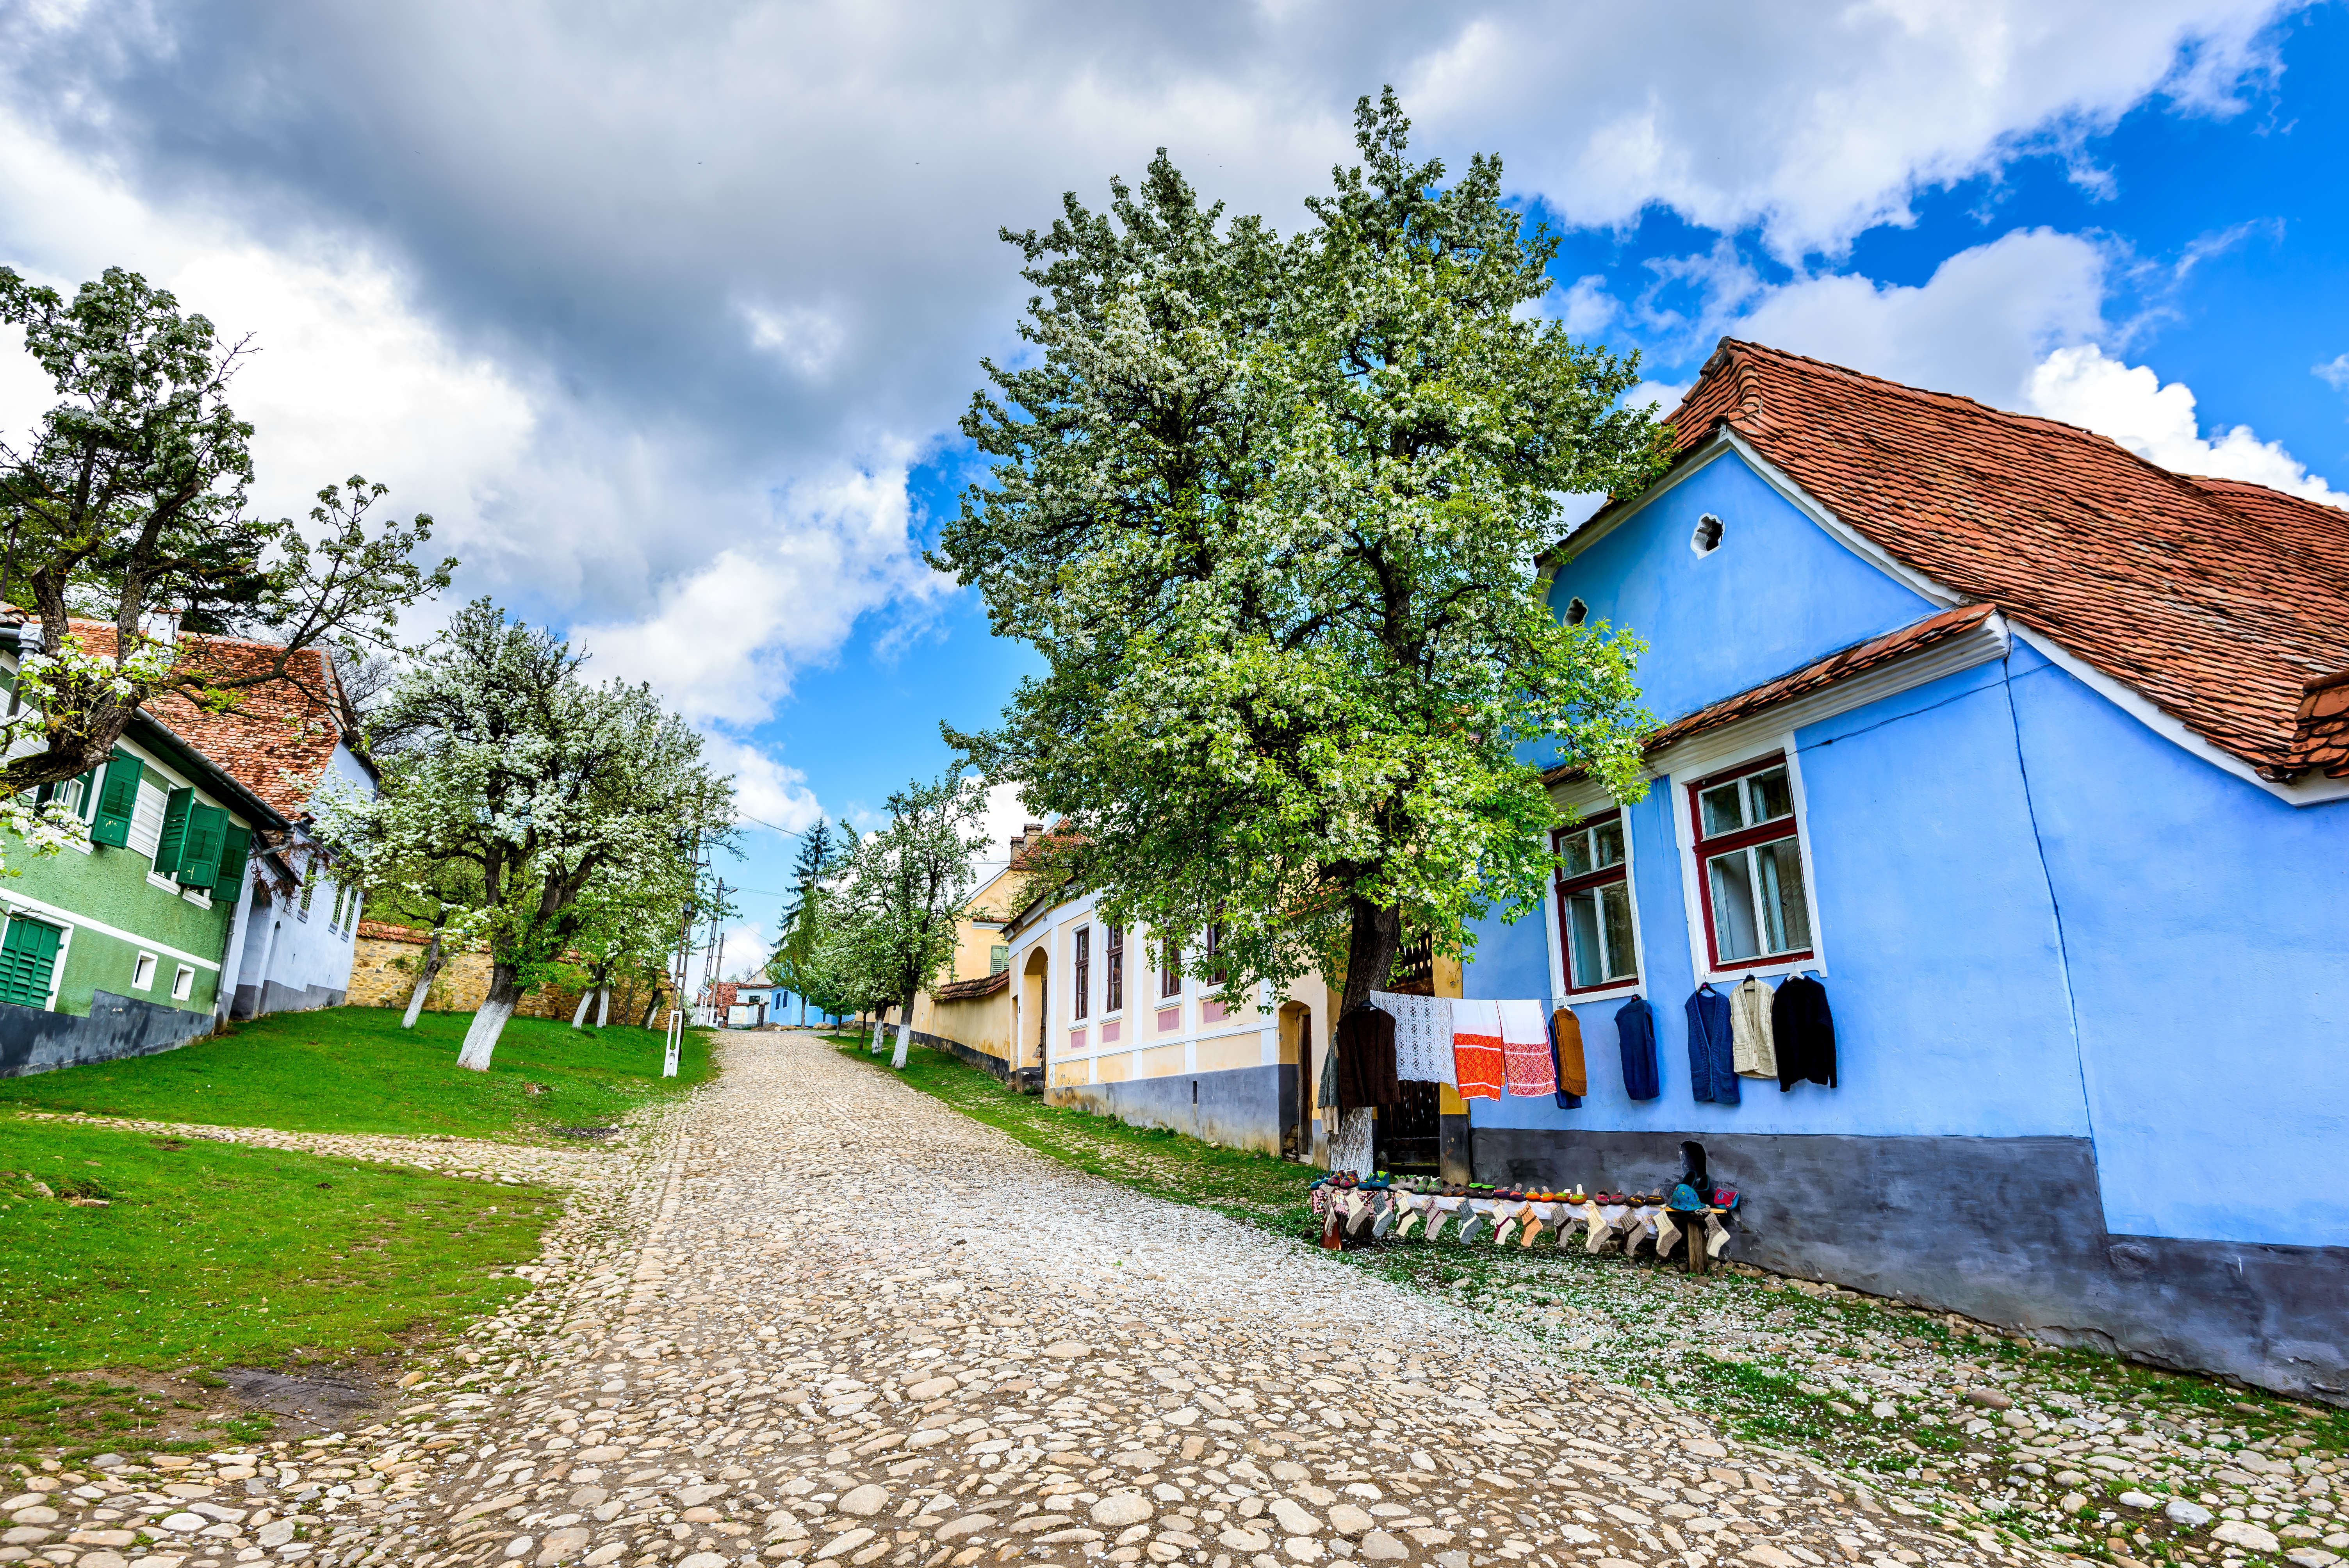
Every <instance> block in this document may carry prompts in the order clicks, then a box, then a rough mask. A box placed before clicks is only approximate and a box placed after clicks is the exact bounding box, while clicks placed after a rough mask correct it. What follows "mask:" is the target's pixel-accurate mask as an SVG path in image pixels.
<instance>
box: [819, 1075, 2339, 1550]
mask: <svg viewBox="0 0 2349 1568" xmlns="http://www.w3.org/2000/svg"><path fill="white" fill-rule="evenodd" d="M833 1039H834V1041H835V1043H836V1044H837V1045H838V1046H839V1048H840V1049H841V1051H842V1054H843V1055H844V1056H849V1057H854V1058H855V1059H857V1060H859V1061H864V1062H868V1063H871V1064H872V1065H873V1066H874V1068H876V1070H881V1071H887V1070H888V1068H887V1062H888V1055H887V1052H886V1049H885V1050H884V1052H883V1054H882V1055H880V1056H878V1057H869V1056H867V1055H866V1053H865V1050H864V1046H865V1044H866V1040H865V1039H864V1037H844V1036H834V1037H833ZM898 1076H900V1077H902V1078H903V1079H904V1081H905V1083H907V1084H908V1085H909V1086H910V1087H912V1088H917V1089H919V1090H921V1091H922V1092H924V1093H926V1094H929V1095H933V1096H935V1097H936V1098H937V1099H941V1100H943V1101H945V1102H946V1103H947V1104H948V1105H950V1106H952V1107H954V1109H957V1110H958V1111H961V1112H962V1113H963V1114H965V1115H967V1116H969V1117H970V1118H972V1119H974V1120H978V1121H982V1122H985V1123H987V1124H988V1126H990V1127H995V1128H998V1129H1000V1130H1002V1131H1004V1132H1005V1133H1007V1134H1009V1136H1010V1137H1011V1138H1013V1139H1014V1140H1018V1141H1019V1142H1020V1143H1022V1144H1025V1145H1026V1146H1027V1147H1029V1148H1030V1149H1033V1150H1036V1151H1037V1152H1038V1153H1040V1154H1043V1155H1045V1156H1047V1157H1048V1158H1050V1159H1053V1160H1057V1161H1061V1163H1063V1164H1066V1165H1071V1166H1073V1167H1075V1168H1077V1169H1079V1170H1081V1171H1088V1172H1090V1173H1092V1174H1093V1175H1096V1176H1101V1177H1104V1178H1106V1179H1108V1180H1110V1181H1118V1182H1121V1183H1123V1184H1124V1185H1126V1186H1128V1187H1131V1188H1133V1189H1134V1190H1136V1191H1143V1192H1147V1193H1149V1194H1151V1195H1152V1196H1154V1197H1159V1198H1164V1199H1167V1200H1170V1201H1172V1202H1180V1203H1187V1204H1192V1205H1195V1206H1196V1207H1200V1208H1205V1209H1210V1210H1213V1211H1215V1212H1218V1213H1221V1214H1224V1215H1226V1217H1228V1218H1231V1219H1234V1220H1237V1221H1239V1222H1243V1223H1246V1224H1249V1225H1253V1226H1256V1227H1257V1228H1258V1229H1260V1230H1264V1231H1268V1232H1270V1233H1274V1234H1278V1235H1284V1236H1288V1237H1291V1238H1293V1239H1294V1240H1296V1241H1298V1242H1299V1243H1300V1244H1304V1245H1313V1244H1315V1241H1316V1238H1317V1237H1318V1235H1319V1222H1317V1221H1315V1219H1314V1218H1313V1216H1312V1213H1311V1211H1310V1209H1309V1207H1308V1205H1307V1203H1306V1201H1305V1200H1306V1192H1307V1185H1308V1183H1309V1182H1310V1181H1311V1180H1312V1179H1313V1175H1314V1172H1313V1171H1311V1170H1310V1169H1309V1168H1306V1167H1302V1166H1299V1165H1296V1164H1293V1163H1290V1162H1288V1161H1282V1160H1278V1159H1276V1158H1274V1157H1271V1156H1269V1155H1262V1154H1252V1153H1246V1152H1242V1151H1240V1150H1229V1149H1217V1148H1214V1147H1212V1146H1210V1145H1207V1144H1204V1143H1201V1142H1199V1141H1197V1140H1193V1139H1190V1138H1186V1137H1184V1136H1182V1135H1180V1134H1177V1133H1174V1132H1171V1131H1167V1130H1163V1129H1145V1128H1138V1127H1132V1126H1128V1125H1126V1124H1124V1123H1123V1122H1120V1121H1118V1120H1116V1119H1113V1118H1109V1117H1102V1116H1095V1115H1092V1114H1090V1113H1088V1112H1084V1111H1078V1110H1069V1109H1057V1108H1054V1107H1051V1106H1048V1105H1046V1104H1044V1103H1043V1102H1042V1100H1040V1099H1036V1098H1033V1097H1030V1096H1026V1095H1019V1094H1015V1093H1013V1092H1011V1091H1010V1090H1009V1088H1006V1087H1005V1086H1004V1085H1002V1084H1001V1083H999V1082H998V1081H997V1080H996V1079H994V1078H991V1077H989V1076H988V1075H987V1074H986V1073H983V1072H980V1071H978V1069H977V1068H971V1067H969V1066H968V1065H966V1064H965V1063H964V1062H962V1061H961V1060H960V1058H958V1057H954V1056H951V1055H949V1054H947V1053H945V1052H940V1051H933V1050H928V1049H926V1048H923V1047H915V1048H914V1049H912V1050H911V1051H910V1052H909V1053H908V1057H907V1064H906V1068H905V1072H904V1073H903V1074H901V1075H898ZM1325 1255H1334V1256H1336V1257H1338V1258H1340V1260H1341V1261H1342V1262H1344V1263H1345V1264H1349V1265H1350V1266H1353V1267H1357V1268H1362V1269H1366V1270H1369V1271H1371V1273H1374V1274H1379V1275H1381V1276H1382V1277H1384V1278H1387V1279H1389V1280H1392V1281H1393V1282H1395V1283H1397V1284H1403V1285H1407V1286H1411V1287H1413V1288H1415V1289H1420V1290H1424V1291H1427V1292H1430V1293H1431V1294H1437V1295H1444V1296H1446V1297H1448V1298H1449V1299H1452V1300H1454V1301H1456V1302H1458V1303H1459V1304H1460V1305H1464V1306H1466V1307H1468V1308H1470V1309H1472V1310H1474V1311H1476V1312H1478V1313H1480V1314H1481V1315H1485V1318H1486V1319H1487V1321H1489V1322H1490V1323H1491V1324H1492V1325H1493V1326H1494V1328H1495V1330H1496V1331H1497V1332H1501V1333H1505V1334H1506V1335H1508V1336H1510V1337H1512V1338H1516V1339H1520V1340H1522V1341H1525V1342H1527V1343H1530V1344H1531V1345H1533V1346H1537V1347H1538V1348H1539V1349H1540V1350H1541V1351H1543V1352H1544V1353H1545V1354H1547V1355H1548V1356H1549V1357H1552V1358H1553V1359H1554V1360H1556V1361H1557V1363H1559V1364H1560V1365H1562V1366H1563V1367H1569V1368H1572V1369H1576V1370H1580V1371H1584V1372H1588V1373H1589V1374H1591V1375H1593V1376H1596V1377H1603V1378H1606V1379H1607V1380H1609V1381H1610V1382H1615V1383H1619V1384H1622V1385H1627V1386H1630V1387H1638V1388H1641V1389H1644V1390H1647V1391H1650V1392H1651V1393H1654V1394H1657V1395H1660V1396H1661V1397H1663V1398H1669V1399H1671V1400H1673V1401H1674V1402H1676V1403H1679V1404H1682V1405H1685V1406H1687V1407H1689V1408H1693V1409H1697V1410H1700V1411H1702V1412H1703V1413H1704V1414H1705V1415H1706V1416H1707V1417H1709V1418H1712V1419H1713V1420H1714V1421H1715V1422H1717V1423H1718V1424H1719V1425H1720V1426H1721V1427H1722V1428H1723V1429H1725V1430H1727V1431H1729V1432H1730V1433H1732V1434H1733V1435H1734V1436H1736V1437H1737V1438H1739V1439H1742V1440H1744V1441H1748V1442H1753V1443H1756V1444H1761V1445H1764V1446H1766V1447H1769V1448H1773V1449H1783V1450H1786V1451H1790V1452H1794V1453H1798V1454H1802V1455H1806V1456H1808V1457H1810V1458H1812V1459H1815V1460H1821V1461H1825V1462H1826V1463H1828V1464H1831V1465H1834V1466H1835V1467H1836V1468H1837V1469H1839V1470H1846V1471H1857V1472H1862V1473H1868V1474H1872V1475H1874V1476H1876V1477H1878V1479H1879V1480H1881V1481H1883V1482H1885V1483H1889V1484H1899V1485H1901V1486H1902V1487H1903V1488H1904V1490H1907V1491H1909V1495H1911V1496H1912V1497H1914V1498H1915V1499H1916V1500H1917V1501H1919V1502H1920V1503H1922V1504H1924V1505H1925V1506H1926V1507H1927V1508H1929V1509H1930V1510H1932V1511H1935V1512H1937V1513H1942V1514H1944V1515H1945V1516H1947V1517H1948V1518H1949V1519H1950V1520H1951V1522H1952V1523H1958V1522H1961V1521H1962V1523H1963V1527H1964V1528H1966V1529H1969V1530H1973V1529H1982V1528H1989V1529H1992V1530H1995V1531H1998V1532H2002V1533H2004V1534H2005V1535H2006V1536H2008V1537H2009V1538H2011V1539H2014V1540H2018V1541H2025V1542H2032V1543H2033V1544H2036V1545H2043V1546H2044V1545H2053V1546H2055V1547H2058V1548H2060V1549H2062V1550H2065V1551H2068V1552H2072V1553H2075V1554H2076V1555H2085V1556H2090V1557H2097V1558H2104V1557H2110V1556H2114V1555H2122V1554H2127V1555H2134V1556H2135V1557H2137V1559H2138V1560H2140V1561H2162V1562H2167V1561H2178V1562H2186V1561H2189V1560H2194V1559H2198V1558H2205V1557H2207V1555H2208V1553H2207V1551H2205V1550H2202V1549H2200V1548H2199V1547H2198V1546H2197V1545H2196V1543H2195V1542H2191V1541H2189V1539H2188V1538H2189V1536H2190V1534H2191V1532H2190V1531H2189V1530H2187V1529H2185V1528H2182V1527H2176V1526H2171V1525H2169V1524H2168V1523H2167V1522H2165V1521H2163V1520H2162V1519H2161V1518H2160V1517H2159V1516H2158V1513H2157V1514H2155V1515H2154V1516H2152V1517H2149V1518H2147V1517H2143V1516H2142V1514H2141V1512H2137V1511H2135V1510H2134V1505H2119V1506H2116V1504H2117V1503H2118V1499H2119V1496H2120V1494H2121V1493H2122V1492H2124V1491H2128V1490H2129V1489H2130V1487H2131V1485H2132V1484H2134V1483H2131V1482H2128V1481H2125V1480H2121V1479H2120V1478H2117V1477H2115V1476H2112V1475H2110V1474H2107V1473H2106V1472H2103V1471H2095V1472H2094V1473H2087V1472H2084V1471H2066V1472H2064V1475H2062V1476H2058V1477H2056V1478H2054V1479H2053V1480H2050V1479H2049V1478H2047V1477H2045V1476H2044V1475H2040V1474H2034V1473H2033V1470H2044V1467H2043V1466H2039V1465H2038V1464H2037V1462H2036V1461H2034V1460H2028V1459H2026V1458H2024V1457H2023V1456H2022V1452H2021V1450H2020V1449H2011V1448H2010V1447H2009V1443H2010V1442H2011V1441H2012V1439H2013V1433H2011V1432H2003V1431H1997V1432H1993V1433H1991V1434H1984V1433H1982V1432H1981V1431H1979V1430H1974V1431H1969V1430H1968V1429H1967V1427H1968V1423H1969V1422H1970V1421H1977V1420H1981V1419H1982V1418H1985V1417H1987V1416H1989V1415H1991V1414H1992V1413H1993V1412H1992V1411H1988V1410H1983V1409H1980V1408H1975V1407H1973V1406H1970V1405H1962V1404H1959V1403H1957V1402H1956V1400H1955V1398H1954V1393H1955V1390H1956V1389H1957V1388H1959V1387H1973V1388H1996V1389H2004V1390H2006V1391H2007V1395H2008V1396H2009V1397H2011V1398H2012V1400H2013V1404H2014V1405H2015V1406H2016V1407H2018V1408H2029V1409H2032V1410H2033V1411H2034V1412H2035V1413H2036V1414H2037V1415H2039V1416H2040V1417H2041V1418H2044V1419H2046V1420H2049V1421H2055V1422H2062V1421H2064V1420H2065V1419H2067V1418H2079V1417H2083V1416H2093V1417H2095V1420H2096V1422H2097V1423H2098V1429H2102V1430H2104V1431H2106V1432H2112V1431H2115V1430H2116V1429H2130V1430H2136V1431H2140V1432H2142V1431H2145V1430H2147V1429H2148V1427H2149V1424H2156V1425H2158V1426H2159V1427H2160V1428H2162V1429H2168V1430H2173V1431H2174V1430H2177V1429H2179V1428H2181V1427H2185V1428H2188V1429H2193V1430H2196V1431H2199V1432H2203V1433H2205V1434H2208V1437H2209V1440H2212V1441H2215V1442H2217V1443H2219V1444H2220V1445H2222V1446H2223V1447H2225V1448H2227V1449H2247V1448H2252V1447H2255V1446H2256V1447H2264V1448H2266V1449H2270V1450H2271V1451H2283V1452H2294V1451H2296V1452H2299V1453H2303V1454H2306V1455H2308V1456H2310V1457H2311V1458H2314V1459H2323V1460H2340V1459H2342V1458H2343V1457H2344V1455H2349V1411H2332V1410H2323V1409H2317V1408H2311V1407H2307V1406H2302V1405H2297V1404H2294V1403H2293V1402H2292V1401H2291V1400H2287V1399H2282V1398H2276V1397H2275V1396H2272V1395H2270V1394H2267V1393H2265V1392H2263V1391H2260V1390H2255V1389H2247V1388H2242V1387H2231V1386H2229V1385H2226V1384H2223V1383H2220V1382H2218V1381H2216V1380H2214V1379H2210V1378H2205V1377H2191V1376H2179V1375H2174V1374H2170V1373H2166V1372H2162V1371H2159V1370H2158V1369H2155V1368H2152V1367H2144V1366H2140V1365H2137V1364H2136V1363H2132V1362H2127V1361H2123V1360H2119V1359H2117V1358H2116V1357H2109V1356H2104V1355H2099V1354H2096V1353H2094V1352H2091V1351H2086V1350H2065V1349H2059V1348H2056V1347H2054V1346H2047V1345H2044V1344H2039V1343H2037V1342H2033V1341H2026V1340H2023V1339H2020V1338H2019V1337H2017V1336H2010V1335H2005V1334H2002V1333H1999V1332H1998V1331H1996V1330H1994V1329H1992V1328H1989V1327H1987V1326H1982V1325H1979V1324H1971V1323H1968V1322H1966V1321H1965V1320H1963V1319H1954V1320H1953V1319H1951V1318H1949V1317H1947V1316H1944V1315H1937V1314H1933V1313H1929V1312H1924V1311H1921V1310H1919V1309H1913V1308H1909V1307H1904V1306H1901V1305H1899V1304H1897V1303H1891V1302H1884V1301H1879V1300H1877V1299H1874V1298H1871V1297H1864V1296H1857V1295H1851V1294H1849V1293H1840V1292H1839V1293H1835V1294H1833V1295H1826V1296H1815V1295H1810V1294H1806V1292H1804V1291H1802V1290H1798V1289H1795V1288H1789V1287H1788V1286H1787V1285H1786V1284H1785V1282H1782V1281H1779V1280H1776V1279H1773V1278H1765V1277H1756V1276H1754V1275H1752V1274H1735V1273H1720V1274H1710V1275H1707V1276H1704V1277H1702V1278H1700V1279H1691V1278H1689V1277H1687V1276H1686V1275H1684V1274H1682V1273H1681V1272H1680V1271H1679V1270H1678V1269H1676V1268H1672V1267H1670V1266H1665V1267H1659V1266H1657V1264H1655V1263H1654V1262H1653V1261H1652V1260H1646V1261H1638V1260H1630V1259H1626V1258H1624V1257H1622V1256H1620V1255H1619V1254H1601V1255H1599V1256H1596V1257H1593V1256H1590V1255H1588V1254H1586V1253H1583V1252H1582V1250H1581V1249H1580V1248H1579V1247H1574V1248H1569V1249H1568V1250H1566V1251H1564V1252H1560V1251H1558V1250H1557V1249H1555V1248H1553V1247H1547V1246H1538V1245H1537V1249H1536V1250H1534V1251H1531V1252H1524V1251H1520V1250H1518V1249H1517V1248H1516V1247H1510V1248H1506V1249H1503V1248H1498V1247H1494V1246H1490V1245H1485V1246H1465V1247H1464V1246H1455V1245H1453V1244H1452V1243H1449V1242H1448V1241H1446V1242H1438V1243H1432V1244H1431V1243H1425V1242H1422V1241H1413V1242H1405V1243H1377V1244H1372V1245H1367V1246H1362V1247H1359V1248H1352V1249H1349V1250H1348V1251H1347V1252H1345V1253H1338V1254H1325ZM1733 1346H1738V1347H1740V1348H1733ZM1867 1362H1876V1363H1878V1364H1885V1365H1889V1364H1895V1363H1897V1364H1899V1365H1902V1366H1904V1367H1908V1368H1910V1369H1911V1370H1912V1371H1915V1372H1918V1373H1921V1374H1923V1377H1920V1379H1918V1380H1919V1381H1920V1382H1922V1383H1924V1384H1925V1385H1926V1386H1925V1387H1919V1388H1917V1389H1916V1390H1915V1391H1914V1392H1913V1393H1911V1394H1910V1395H1908V1396H1904V1397H1902V1398H1897V1399H1891V1400H1887V1399H1885V1398H1881V1397H1879V1396H1880V1388H1878V1387H1874V1386H1872V1385H1870V1384H1869V1383H1868V1381H1867V1380H1866V1379H1862V1378H1856V1377H1851V1376H1850V1374H1849V1372H1848V1371H1847V1368H1849V1367H1852V1366H1853V1365H1854V1364H1856V1363H1867ZM1888 1407H1889V1408H1888ZM2079 1430H2081V1431H2084V1432H2085V1431H2087V1430H2090V1428H2087V1427H2085V1426H2083V1427H2080V1428H2079ZM2112 1440H2113V1439H2111V1438H2107V1439H2106V1441H2107V1442H2110V1441H2112ZM2287 1441H2288V1442H2289V1443H2290V1444H2291V1445H2293V1446H2291V1447H2287V1448H2285V1449H2282V1450H2277V1449H2276V1445H2277V1444H2279V1443H2286V1442H2287ZM2208 1451H2209V1450H2208V1449H2206V1450H2205V1452H2206V1453H2207V1452H2208ZM2026 1467H2028V1468H2026ZM2067 1477H2076V1480H2075V1479H2066V1478H2067ZM2145 1484H2148V1485H2152V1486H2154V1487H2155V1488H2156V1490H2157V1491H2166V1490H2168V1483H2161V1482H2148V1483H2145ZM2068 1489H2077V1491H2078V1493H2079V1495H2082V1496H2084V1497H2085V1498H2086V1499H2087V1503H2086V1512H2085V1514H2084V1515H2081V1516H2078V1517H2075V1516H2073V1515H2069V1514H2065V1513H2064V1512H2063V1511H2061V1510H2060V1509H2058V1508H2056V1507H2054V1506H2051V1503H2052V1501H2053V1499H2054V1493H2055V1492H2057V1491H2065V1490H2068ZM2179 1489H2180V1490H2182V1491H2187V1492H2189V1493H2196V1494H2199V1487H2196V1486H2190V1485H2186V1484H2184V1481H2183V1480H2182V1479H2181V1481H2180V1483H2179ZM2212 1495H2213V1496H2214V1497H2215V1496H2216V1495H2217V1494H2215V1493H2214V1494H2212ZM2099 1515H2101V1519H2099ZM2133 1515H2134V1517H2135V1518H2136V1520H2137V1522H2134V1523H2132V1522H2131V1519H2132V1517H2133ZM2088 1521H2096V1522H2095V1527H2094V1530H2093V1531H2091V1530H2089V1529H2088V1527H2087V1523H2086V1522H2088ZM2273 1522H2274V1523H2276V1524H2277V1525H2278V1526H2282V1524H2284V1523H2285V1522H2286V1520H2285V1519H2284V1517H2283V1516H2282V1515H2278V1516H2277V1517H2276V1518H2275V1520H2274V1521H2273ZM2300 1522H2302V1523H2308V1522H2309V1521H2307V1520H2302V1521H2300ZM2327 1522H2329V1516H2328V1520H2327V1521H2325V1522H2319V1524H2320V1527H2321V1526H2323V1525H2324V1524H2325V1523H2327ZM2106 1531H2112V1532H2115V1533H2114V1534H2112V1535H2109V1536H2107V1535H2106V1534H2105V1533H2104V1532H2106ZM2075 1532H2076V1533H2075ZM2120 1532H2128V1533H2127V1534H2126V1535H2124V1534H2122V1533H2120ZM2083 1535H2093V1537H2094V1538H2093V1539H2085V1540H2084V1539H2082V1536H2083ZM2114 1540H2121V1541H2124V1542H2125V1544H2126V1546H2127V1553H2115V1552H2114V1551H2113V1550H2112V1548H2111V1546H2110V1544H2109V1542H2111V1541H2114Z"/></svg>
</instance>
